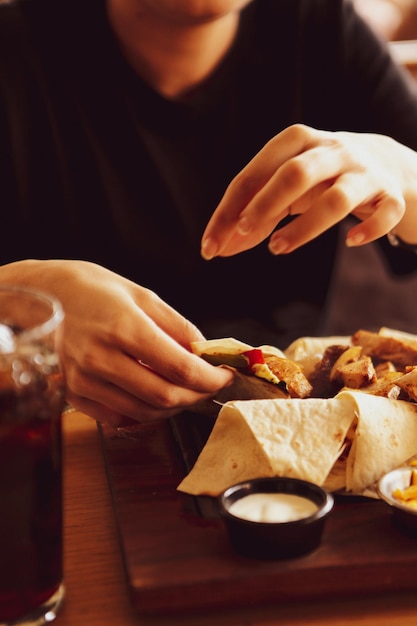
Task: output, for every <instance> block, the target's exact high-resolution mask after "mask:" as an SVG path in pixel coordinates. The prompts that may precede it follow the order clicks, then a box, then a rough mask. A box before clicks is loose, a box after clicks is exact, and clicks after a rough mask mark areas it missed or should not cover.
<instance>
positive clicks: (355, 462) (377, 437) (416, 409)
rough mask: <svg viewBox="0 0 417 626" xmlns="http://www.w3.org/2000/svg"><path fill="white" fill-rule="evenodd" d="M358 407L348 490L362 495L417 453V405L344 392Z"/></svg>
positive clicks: (340, 394)
mask: <svg viewBox="0 0 417 626" xmlns="http://www.w3.org/2000/svg"><path fill="white" fill-rule="evenodd" d="M336 397H337V398H339V399H343V398H347V397H349V398H350V399H351V400H352V401H353V402H354V403H355V413H356V415H357V418H358V422H357V426H356V431H355V437H354V439H353V443H352V446H351V449H350V452H349V454H348V456H347V462H346V490H347V491H351V492H353V493H362V492H363V491H364V489H365V488H366V487H369V486H370V485H372V484H373V483H374V482H375V481H377V480H379V478H381V476H382V475H383V474H385V473H386V472H388V471H389V470H391V469H394V468H395V467H398V466H399V465H401V464H403V463H405V462H406V461H407V460H408V459H409V458H410V457H412V456H413V455H415V454H416V452H417V405H416V404H414V403H412V402H405V401H404V400H391V399H388V398H384V397H381V396H372V395H370V394H367V393H363V392H360V391H341V392H340V393H339V394H338V395H337V396H336Z"/></svg>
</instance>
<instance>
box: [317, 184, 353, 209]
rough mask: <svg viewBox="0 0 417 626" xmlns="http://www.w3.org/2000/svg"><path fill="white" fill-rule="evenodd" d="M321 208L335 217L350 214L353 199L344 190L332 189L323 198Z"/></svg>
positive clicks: (340, 188) (339, 188)
mask: <svg viewBox="0 0 417 626" xmlns="http://www.w3.org/2000/svg"><path fill="white" fill-rule="evenodd" d="M320 208H321V209H322V210H323V211H326V212H327V213H331V214H335V215H338V214H345V213H349V212H350V209H351V199H350V197H349V194H348V193H347V191H346V190H345V189H344V188H342V187H332V188H331V189H329V191H327V193H325V194H324V195H323V196H322V200H321V202H320Z"/></svg>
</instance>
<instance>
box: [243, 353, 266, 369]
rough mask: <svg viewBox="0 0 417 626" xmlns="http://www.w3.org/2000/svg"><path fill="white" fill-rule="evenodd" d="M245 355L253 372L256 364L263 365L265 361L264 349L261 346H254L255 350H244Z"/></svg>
mask: <svg viewBox="0 0 417 626" xmlns="http://www.w3.org/2000/svg"><path fill="white" fill-rule="evenodd" d="M243 356H244V357H245V358H246V359H247V361H248V367H249V369H250V370H251V371H252V372H253V368H254V365H262V364H263V363H265V359H264V355H263V352H262V350H260V349H259V348H253V350H247V351H246V352H243Z"/></svg>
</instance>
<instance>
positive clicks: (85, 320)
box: [0, 261, 233, 426]
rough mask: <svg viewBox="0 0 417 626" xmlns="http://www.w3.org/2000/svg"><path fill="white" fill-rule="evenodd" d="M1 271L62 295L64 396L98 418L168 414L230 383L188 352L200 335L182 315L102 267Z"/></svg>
mask: <svg viewBox="0 0 417 626" xmlns="http://www.w3.org/2000/svg"><path fill="white" fill-rule="evenodd" d="M14 266H15V269H14ZM6 272H8V274H7V276H8V277H9V278H8V280H10V281H12V280H13V278H14V275H15V276H16V280H17V276H18V277H19V280H20V282H22V281H23V278H22V277H25V279H24V280H25V281H26V283H28V284H30V285H31V286H33V287H34V286H36V287H37V288H38V289H42V290H43V291H48V292H49V293H51V294H53V295H55V296H56V297H57V298H59V299H60V301H61V302H62V305H63V307H64V311H65V322H64V332H63V346H62V358H63V364H64V368H65V374H66V381H67V400H68V402H69V403H70V404H71V405H72V406H73V407H75V408H77V409H79V410H81V411H83V412H84V413H86V414H88V415H90V416H91V417H94V418H95V419H97V420H98V421H100V422H107V423H110V424H112V425H118V426H120V425H125V424H127V423H128V422H129V420H128V419H126V418H130V419H133V420H139V421H145V420H151V419H158V418H164V417H169V416H171V415H173V414H175V413H177V412H179V411H180V410H182V409H185V408H186V407H188V406H190V405H193V404H196V403H198V402H200V401H201V400H202V399H205V398H207V397H210V396H211V395H215V393H216V392H217V391H218V390H219V389H221V388H222V387H224V386H227V385H228V383H229V382H232V379H233V375H232V373H231V372H230V371H227V370H226V369H221V368H218V367H214V366H212V365H209V364H208V363H206V362H205V361H204V360H203V359H201V358H200V357H198V356H196V355H194V354H192V353H190V351H189V349H190V342H192V341H201V340H202V339H203V337H202V335H201V333H200V332H199V331H198V330H197V329H196V328H195V327H194V326H193V325H192V324H191V323H190V322H189V321H187V320H186V319H185V318H184V317H182V316H181V315H180V314H179V313H177V312H176V311H174V310H173V309H172V308H171V307H170V306H168V305H167V304H166V303H165V302H163V301H162V300H161V299H160V298H159V297H158V296H157V295H155V294H154V293H153V292H151V291H149V290H148V289H145V288H143V287H140V286H138V285H136V284H134V283H132V282H131V281H129V280H126V279H125V278H122V277H120V276H118V275H117V274H114V273H113V272H110V271H109V270H107V269H104V268H103V267H101V266H98V265H94V264H92V263H87V262H82V261H24V262H19V263H17V264H11V265H10V266H9V268H8V267H7V266H3V267H2V268H1V272H0V274H1V276H2V277H3V275H4V276H6Z"/></svg>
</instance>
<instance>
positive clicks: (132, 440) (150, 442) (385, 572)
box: [99, 414, 417, 614]
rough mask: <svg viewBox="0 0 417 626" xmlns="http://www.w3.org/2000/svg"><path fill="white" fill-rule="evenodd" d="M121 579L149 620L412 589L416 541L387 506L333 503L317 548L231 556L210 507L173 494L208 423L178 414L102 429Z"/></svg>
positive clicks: (207, 501) (416, 581)
mask: <svg viewBox="0 0 417 626" xmlns="http://www.w3.org/2000/svg"><path fill="white" fill-rule="evenodd" d="M99 428H100V433H101V437H102V443H103V450H104V454H105V460H106V467H107V471H108V478H109V484H110V488H111V492H112V497H113V502H114V508H115V514H116V519H117V524H118V529H119V536H120V546H121V550H122V554H123V558H124V563H125V569H126V576H127V581H128V585H129V589H130V594H131V598H132V602H133V604H134V605H135V607H136V608H137V609H138V610H139V611H141V612H143V613H147V614H173V613H180V612H193V611H195V610H199V611H200V610H203V609H204V610H207V609H220V608H234V607H242V606H245V605H257V604H261V603H262V604H266V603H275V602H280V603H282V602H289V603H292V602H296V601H300V600H303V599H312V598H320V597H329V596H332V597H335V596H336V597H337V596H340V597H342V596H345V597H349V596H353V595H357V594H367V593H373V592H384V591H388V590H389V591H390V592H392V591H396V590H413V589H417V576H416V575H415V573H416V571H417V538H415V537H412V536H408V535H407V534H406V533H405V532H403V531H402V530H400V529H397V528H396V527H395V526H394V525H393V522H392V514H391V511H390V509H389V507H388V506H387V505H385V504H384V503H383V502H380V501H378V500H371V499H365V498H352V497H343V496H342V497H340V498H338V499H336V504H335V508H334V510H333V512H332V514H331V516H330V519H329V521H328V524H327V526H326V529H325V532H324V535H323V542H322V545H321V546H320V547H319V548H318V549H317V550H316V551H315V552H314V553H312V554H310V555H307V556H304V557H301V558H297V559H290V560H284V561H271V562H265V561H260V560H259V561H258V560H256V559H249V558H244V557H240V556H239V555H237V554H235V553H234V552H233V551H232V548H231V547H230V545H229V541H228V538H227V535H226V532H225V529H224V527H223V524H222V522H221V520H220V519H219V517H218V514H217V508H216V501H215V500H214V499H212V498H193V497H191V496H187V495H185V494H182V493H180V492H178V491H177V490H176V487H177V485H178V484H179V482H180V481H181V479H182V478H183V476H184V475H185V473H186V472H187V468H189V467H191V465H192V464H193V463H194V460H195V458H196V456H197V454H198V452H199V451H200V450H201V448H202V446H203V444H204V442H205V440H206V438H207V436H208V433H209V432H210V428H211V423H210V421H208V419H207V418H204V417H201V416H198V415H192V414H183V415H181V416H179V417H178V418H175V419H174V420H173V421H172V422H158V423H150V424H143V425H139V426H135V427H134V429H131V430H125V431H120V430H119V431H118V430H116V429H113V428H111V427H108V426H100V427H99Z"/></svg>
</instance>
